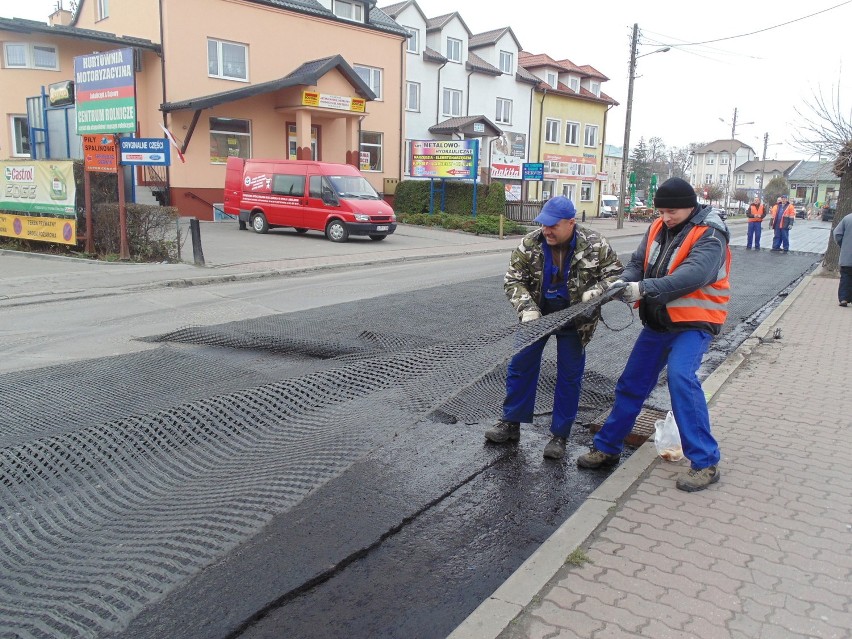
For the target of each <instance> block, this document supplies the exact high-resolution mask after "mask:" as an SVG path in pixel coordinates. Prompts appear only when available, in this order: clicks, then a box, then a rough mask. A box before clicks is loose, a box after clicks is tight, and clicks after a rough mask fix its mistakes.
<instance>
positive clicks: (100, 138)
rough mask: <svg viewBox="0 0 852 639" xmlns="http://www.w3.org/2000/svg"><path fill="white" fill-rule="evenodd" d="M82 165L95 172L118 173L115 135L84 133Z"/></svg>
mask: <svg viewBox="0 0 852 639" xmlns="http://www.w3.org/2000/svg"><path fill="white" fill-rule="evenodd" d="M83 166H84V167H85V168H86V170H87V171H92V172H95V173H118V156H117V155H116V150H115V136H114V135H84V136H83Z"/></svg>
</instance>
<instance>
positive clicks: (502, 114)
mask: <svg viewBox="0 0 852 639" xmlns="http://www.w3.org/2000/svg"><path fill="white" fill-rule="evenodd" d="M496 121H497V122H499V123H500V124H511V123H512V101H511V100H506V99H504V98H497V120H496Z"/></svg>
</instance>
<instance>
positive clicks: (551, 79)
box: [546, 71, 559, 89]
mask: <svg viewBox="0 0 852 639" xmlns="http://www.w3.org/2000/svg"><path fill="white" fill-rule="evenodd" d="M546 75H547V83H548V84H549V85H550V86H552V87H553V88H554V89H555V88H556V83H557V82H558V81H559V76H558V75H556V74H555V73H553V72H552V71H548V72H547V74H546Z"/></svg>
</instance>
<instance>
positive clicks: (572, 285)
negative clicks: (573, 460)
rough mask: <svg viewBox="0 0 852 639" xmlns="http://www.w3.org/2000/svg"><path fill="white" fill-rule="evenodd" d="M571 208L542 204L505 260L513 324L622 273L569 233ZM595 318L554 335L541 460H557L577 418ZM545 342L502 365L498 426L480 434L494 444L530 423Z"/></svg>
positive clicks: (593, 239) (591, 294)
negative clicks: (552, 384) (552, 382)
mask: <svg viewBox="0 0 852 639" xmlns="http://www.w3.org/2000/svg"><path fill="white" fill-rule="evenodd" d="M575 217H576V209H575V208H574V203H573V202H571V200H569V199H568V198H567V197H563V196H559V197H555V198H553V199H550V200H548V201H547V202H546V203H545V205H544V206H543V207H542V209H541V213H540V214H539V215H538V217H537V218H536V219H535V221H536V222H538V223H539V224H541V225H542V228H540V229H537V230H535V231H533V232H532V233H529V234H528V235H526V236H525V237H524V239H523V240H522V241H521V244H520V246H518V248H516V249H515V250H514V251H513V252H512V257H511V260H510V264H509V270H508V272H507V273H506V277H505V280H504V289H505V291H506V296H507V297H508V298H509V302H510V303H511V304H512V306H513V307H514V308H515V311H517V313H518V317H519V319H520V320H521V322H530V321H534V320H536V319H538V318H540V317H541V316H542V315H548V314H550V313H555V312H557V311H561V310H564V309H566V308H568V307H569V306H571V305H572V304H578V303H580V302H588V301H590V300H592V299H594V298H595V297H597V296H599V295H601V294H602V293H603V292H604V291H605V290H606V289H607V288H608V286H609V284H610V283H612V282H614V281H616V280H617V279H618V277H619V275H620V274H621V272H622V270H624V267H623V266H622V265H621V262H619V261H618V256H617V255H616V253H615V251H614V250H613V249H612V247H611V246H610V245H609V242H607V240H606V238H604V237H603V236H601V235H600V234H598V233H596V232H595V231H593V230H591V229H589V228H585V227H582V226H579V225H577V223H576V219H575ZM599 318H600V311H599V309H595V311H594V314H593V315H592V317H591V318H590V319H588V318H587V321H583V322H582V323H580V324H579V325H576V326H573V325H571V326H565V327H563V328H561V329H560V330H558V331H557V332H556V369H557V372H556V390H555V393H554V398H553V417H552V419H551V426H550V432H551V435H552V437H551V439H550V441H549V442H548V443H547V445H546V446H545V448H544V456H545V457H546V458H549V459H561V458H562V457H563V456H564V455H565V445H566V440H567V438H568V436H569V435H570V434H571V427H572V426H573V424H574V419H575V418H576V417H577V409H578V407H579V404H580V385H581V383H582V380H583V370H584V368H585V365H586V350H585V347H586V345H587V344H588V343H589V340H591V339H592V334H593V333H594V332H595V326H596V325H597V322H598V319H599ZM547 339H548V337H547V336H545V337H544V338H542V339H540V340H538V341H537V342H534V343H533V344H531V345H529V346H527V347H526V348H524V349H523V350H521V351H520V352H518V353H517V354H516V355H515V356H514V357H513V358H512V360H511V361H510V362H509V369H508V372H507V374H506V399H505V400H504V402H503V418H502V419H501V420H500V421H498V422H497V424H495V425H494V426H492V427H491V428H489V429H488V430H487V431H486V432H485V437H486V439H488V440H489V441H491V442H494V443H498V444H502V443H505V442H509V441H516V440H518V439H519V438H520V425H521V422H525V423H531V422H532V420H533V410H534V409H535V396H536V390H537V386H538V377H539V372H540V369H541V356H542V353H543V352H544V347H545V344H546V343H547Z"/></svg>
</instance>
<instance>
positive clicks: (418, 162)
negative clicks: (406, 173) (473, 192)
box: [411, 140, 479, 180]
mask: <svg viewBox="0 0 852 639" xmlns="http://www.w3.org/2000/svg"><path fill="white" fill-rule="evenodd" d="M478 152H479V141H478V140H412V141H411V176H412V177H429V178H454V179H461V180H472V179H474V178H475V177H476V154H477V153H478Z"/></svg>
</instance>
